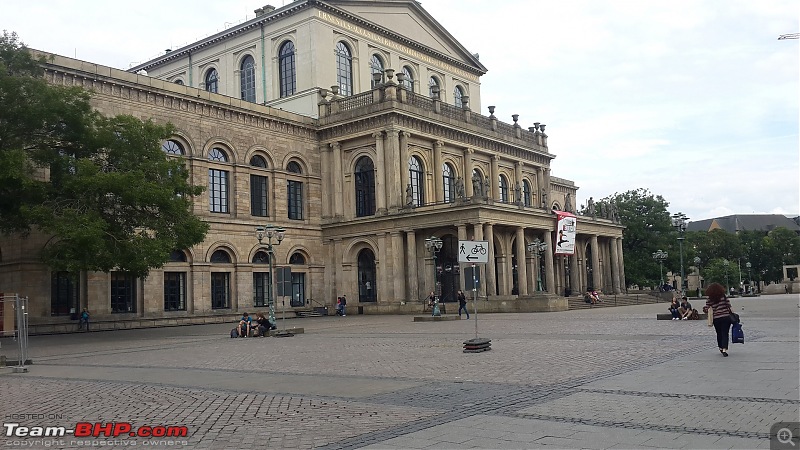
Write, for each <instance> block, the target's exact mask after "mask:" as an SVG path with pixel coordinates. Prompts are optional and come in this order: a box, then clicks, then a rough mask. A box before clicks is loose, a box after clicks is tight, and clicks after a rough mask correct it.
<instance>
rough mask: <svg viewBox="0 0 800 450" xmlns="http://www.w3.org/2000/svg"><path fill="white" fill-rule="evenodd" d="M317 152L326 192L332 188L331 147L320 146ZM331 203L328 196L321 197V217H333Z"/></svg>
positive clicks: (323, 189)
mask: <svg viewBox="0 0 800 450" xmlns="http://www.w3.org/2000/svg"><path fill="white" fill-rule="evenodd" d="M319 152H320V156H321V159H322V160H321V161H320V162H321V164H322V191H323V192H328V191H330V190H331V188H332V187H333V180H332V179H331V147H330V146H329V145H328V144H323V145H320V146H319ZM331 201H333V198H331V196H330V195H322V217H331V216H332V215H333V213H332V210H333V208H332V206H331ZM270 203H275V202H270Z"/></svg>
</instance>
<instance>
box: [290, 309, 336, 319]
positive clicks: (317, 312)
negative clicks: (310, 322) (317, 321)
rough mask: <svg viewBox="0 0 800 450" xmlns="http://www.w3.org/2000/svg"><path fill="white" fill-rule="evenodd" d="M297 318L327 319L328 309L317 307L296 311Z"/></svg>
mask: <svg viewBox="0 0 800 450" xmlns="http://www.w3.org/2000/svg"><path fill="white" fill-rule="evenodd" d="M294 313H295V315H296V316H297V317H301V318H302V317H325V316H327V315H328V308H325V307H316V308H311V309H296V310H295V311H294Z"/></svg>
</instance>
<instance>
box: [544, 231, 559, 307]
mask: <svg viewBox="0 0 800 450" xmlns="http://www.w3.org/2000/svg"><path fill="white" fill-rule="evenodd" d="M544 243H545V244H547V247H546V248H545V249H544V276H545V278H546V279H547V281H546V283H545V284H547V292H549V293H551V294H555V293H556V278H555V274H554V273H553V237H552V235H551V234H550V230H545V232H544Z"/></svg>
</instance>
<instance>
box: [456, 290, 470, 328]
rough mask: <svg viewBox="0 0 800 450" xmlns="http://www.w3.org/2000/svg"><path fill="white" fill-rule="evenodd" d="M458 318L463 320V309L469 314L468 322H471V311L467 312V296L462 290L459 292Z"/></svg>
mask: <svg viewBox="0 0 800 450" xmlns="http://www.w3.org/2000/svg"><path fill="white" fill-rule="evenodd" d="M457 297H458V317H459V318H461V310H462V309H463V310H464V312H465V313H467V320H469V311H467V296H466V295H464V291H462V290H461V289H459V290H458V295H457Z"/></svg>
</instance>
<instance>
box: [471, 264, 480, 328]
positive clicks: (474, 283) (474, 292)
mask: <svg viewBox="0 0 800 450" xmlns="http://www.w3.org/2000/svg"><path fill="white" fill-rule="evenodd" d="M475 269H476V266H475V264H473V265H472V307H473V308H475V339H478V283H477V278H480V277H476V276H475Z"/></svg>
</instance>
